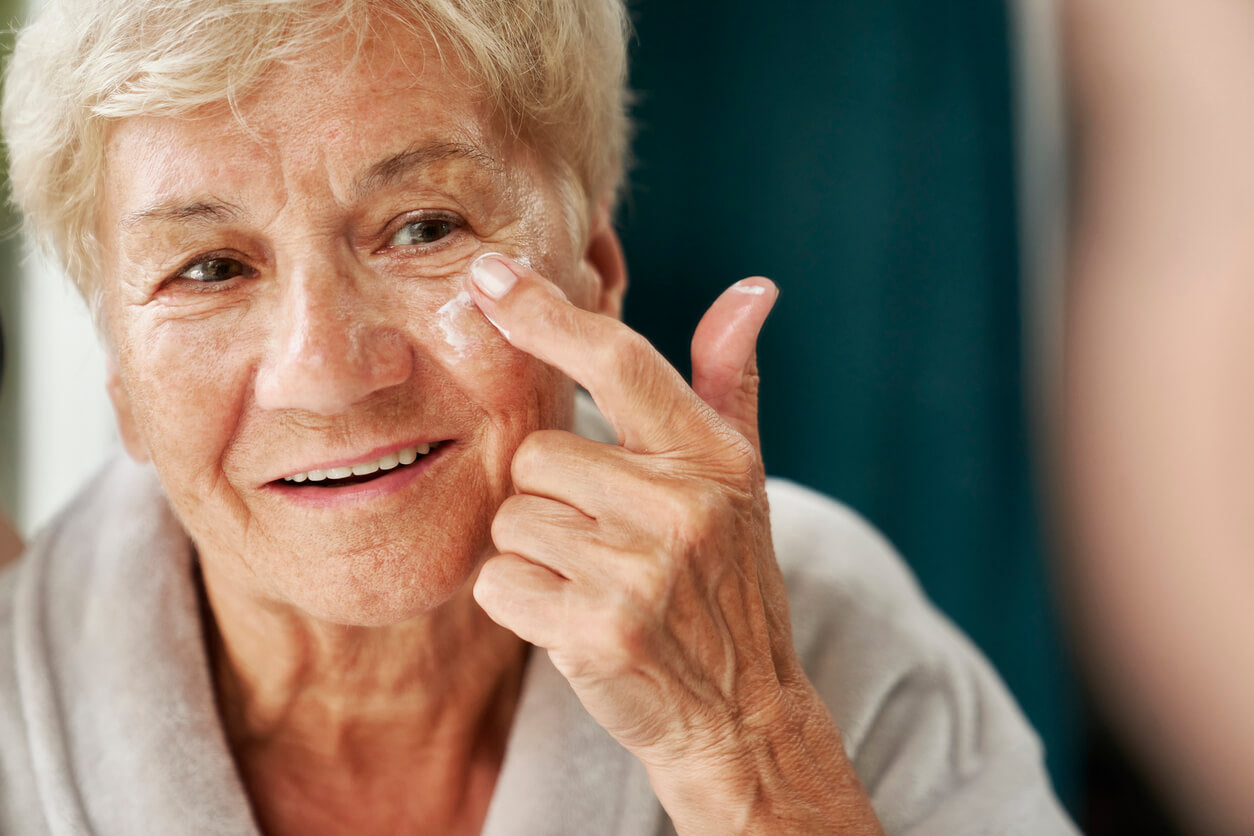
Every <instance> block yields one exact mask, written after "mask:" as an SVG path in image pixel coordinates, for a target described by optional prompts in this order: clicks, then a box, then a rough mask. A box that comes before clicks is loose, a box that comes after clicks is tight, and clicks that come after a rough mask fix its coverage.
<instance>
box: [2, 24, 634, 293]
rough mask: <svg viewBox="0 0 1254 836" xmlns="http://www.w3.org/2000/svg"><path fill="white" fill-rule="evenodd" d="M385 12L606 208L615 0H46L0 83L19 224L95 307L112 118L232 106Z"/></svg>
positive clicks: (612, 164) (620, 39)
mask: <svg viewBox="0 0 1254 836" xmlns="http://www.w3.org/2000/svg"><path fill="white" fill-rule="evenodd" d="M381 23H386V24H387V26H388V30H387V31H389V32H390V34H391V35H392V36H393V37H397V35H396V34H395V33H396V31H397V30H396V25H397V24H399V25H400V31H401V32H402V33H406V32H408V33H412V34H413V35H414V36H415V37H434V38H435V39H436V40H437V42H438V43H439V44H441V46H442V47H443V46H444V45H448V46H449V47H451V49H452V51H453V54H454V55H455V57H456V60H457V61H458V62H459V63H460V65H461V66H462V67H463V68H464V70H465V71H466V72H468V73H469V74H470V76H471V77H472V78H473V79H475V80H476V82H477V83H478V84H481V85H482V87H483V89H484V91H485V93H486V94H487V96H488V97H489V99H490V100H491V101H492V102H493V104H494V105H495V107H496V109H497V111H498V112H499V114H500V115H501V116H503V117H504V120H505V124H506V125H507V127H508V130H510V131H511V132H513V133H514V134H515V135H517V136H518V137H520V138H521V139H522V140H523V141H524V142H526V143H527V144H528V145H530V146H531V147H532V148H534V150H535V151H536V152H537V153H538V154H539V155H540V157H541V158H542V159H544V160H545V161H546V162H548V163H549V164H551V165H552V166H553V167H554V170H555V171H556V172H558V174H559V176H560V177H561V178H562V179H563V180H564V181H567V185H568V186H569V187H577V189H578V190H579V191H580V192H582V194H580V195H578V196H577V197H578V198H579V199H581V200H580V202H581V205H580V206H578V207H575V208H576V209H577V210H578V211H579V214H580V216H582V217H587V214H588V212H590V211H592V210H593V209H595V208H596V207H597V206H598V205H603V204H606V203H608V204H609V205H610V206H611V207H612V205H613V203H614V202H615V200H616V198H617V195H618V191H619V189H620V188H621V186H622V181H623V177H624V170H625V167H626V158H627V145H628V140H629V134H630V124H629V120H628V114H627V110H628V104H629V102H628V100H629V95H628V92H627V54H626V53H627V36H628V23H627V16H626V11H625V9H624V6H623V0H332V2H328V1H327V0H48V2H47V3H46V5H45V8H44V9H43V11H42V12H41V13H40V14H39V15H38V17H37V18H36V19H35V20H34V21H33V22H32V23H30V24H29V25H28V26H26V27H25V28H24V29H22V30H21V31H20V32H19V34H18V38H17V44H16V48H15V50H14V53H13V57H12V59H11V61H10V63H9V68H8V76H7V78H6V80H5V85H4V106H3V130H4V138H5V142H6V144H7V145H8V151H9V170H10V180H11V183H12V192H13V199H14V202H15V203H16V204H17V207H18V208H19V209H20V210H21V212H22V215H23V218H24V221H25V224H26V228H27V230H28V232H29V233H30V234H31V235H32V237H33V238H34V240H36V241H37V242H38V243H39V244H40V245H41V246H43V247H44V248H45V249H47V250H48V251H50V252H51V253H52V254H53V255H54V257H55V258H56V259H57V260H58V261H59V263H60V264H61V266H62V267H63V268H64V270H65V272H66V273H67V274H68V275H69V276H70V278H71V279H72V280H73V281H74V283H75V284H76V285H77V286H78V288H79V290H80V292H81V293H82V294H83V295H84V297H85V298H86V299H87V300H88V303H89V305H90V306H91V307H92V308H93V309H95V308H96V307H97V306H98V294H99V291H100V288H99V286H98V282H97V281H96V276H97V275H98V274H99V272H100V265H99V263H98V258H99V253H98V244H97V241H96V236H95V221H96V217H95V208H96V206H97V204H98V203H99V199H100V196H99V194H98V192H99V189H100V184H101V182H102V173H103V168H104V146H105V140H106V135H107V130H108V126H109V124H110V123H111V122H113V121H115V120H118V119H125V118H127V117H131V116H140V115H173V114H181V113H187V112H189V111H192V110H194V109H197V108H200V107H203V106H205V105H209V104H214V103H226V104H228V105H230V106H232V107H233V108H234V107H235V106H236V105H237V103H238V101H239V100H241V99H242V98H243V97H244V96H245V95H246V94H247V93H248V92H249V91H250V90H251V89H252V88H253V87H254V86H255V85H256V84H257V83H258V82H259V80H260V79H261V77H262V75H263V74H264V73H265V71H266V70H267V68H269V67H271V66H273V65H274V64H275V62H278V61H283V60H284V59H290V58H292V57H295V56H300V55H305V54H307V53H309V52H310V51H312V50H315V49H317V48H318V47H319V46H320V45H322V44H325V43H327V42H328V41H330V40H332V39H334V38H336V37H341V36H342V35H343V33H344V32H346V31H349V32H354V33H356V35H357V37H358V38H359V39H367V38H370V37H373V36H374V35H375V34H376V33H377V32H383V31H384V30H383V29H381V28H380V24H381ZM403 36H404V35H403V34H402V35H401V37H403Z"/></svg>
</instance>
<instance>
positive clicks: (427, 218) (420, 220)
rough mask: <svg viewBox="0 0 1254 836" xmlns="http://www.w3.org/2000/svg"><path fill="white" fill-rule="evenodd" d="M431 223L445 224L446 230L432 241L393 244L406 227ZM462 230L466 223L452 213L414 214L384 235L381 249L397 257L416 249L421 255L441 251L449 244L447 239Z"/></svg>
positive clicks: (428, 212)
mask: <svg viewBox="0 0 1254 836" xmlns="http://www.w3.org/2000/svg"><path fill="white" fill-rule="evenodd" d="M432 223H444V224H447V225H448V230H447V231H446V232H445V233H444V234H443V235H441V236H440V237H439V238H436V239H435V240H434V241H429V242H415V243H408V244H407V243H393V242H394V240H395V239H396V238H397V236H399V235H400V234H401V233H402V232H403V231H404V230H405V229H406V228H407V227H411V226H414V225H416V224H432ZM464 229H466V221H465V220H464V219H463V218H462V217H461V216H459V215H456V214H454V213H452V212H432V211H424V212H416V213H414V214H413V215H409V216H407V217H404V218H402V219H401V221H400V223H398V224H396V225H395V226H394V227H392V228H391V229H390V230H389V231H388V232H387V233H386V240H385V242H384V244H383V247H382V248H381V249H382V250H386V251H391V252H394V253H396V254H398V255H400V254H401V253H405V252H406V251H410V252H412V249H411V248H418V249H420V250H421V252H422V253H429V252H433V251H435V250H438V249H443V247H444V246H446V245H447V244H448V243H449V239H451V238H452V237H453V236H455V235H456V234H457V233H458V232H461V231H463V230H464Z"/></svg>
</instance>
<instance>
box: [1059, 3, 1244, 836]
mask: <svg viewBox="0 0 1254 836" xmlns="http://www.w3.org/2000/svg"><path fill="white" fill-rule="evenodd" d="M1064 8H1065V20H1064V30H1065V36H1066V43H1067V52H1068V54H1067V64H1068V67H1069V79H1068V83H1069V86H1070V91H1069V92H1070V96H1071V102H1072V108H1073V109H1072V116H1073V119H1074V126H1075V130H1076V134H1075V140H1076V146H1075V147H1076V150H1077V152H1078V153H1077V158H1076V159H1077V163H1078V167H1077V175H1078V178H1077V181H1076V190H1075V197H1076V204H1075V215H1074V221H1075V223H1074V227H1073V235H1074V238H1073V250H1072V254H1071V259H1070V265H1069V275H1068V279H1067V299H1068V301H1067V312H1066V313H1067V319H1066V322H1067V324H1066V336H1065V358H1064V369H1065V372H1064V375H1065V383H1064V402H1063V404H1064V405H1063V416H1062V417H1063V451H1064V457H1065V460H1064V463H1065V470H1064V485H1063V488H1064V492H1063V496H1064V497H1065V498H1064V502H1065V505H1066V510H1067V512H1068V515H1069V520H1070V535H1071V536H1072V537H1073V538H1074V539H1073V541H1072V545H1073V546H1074V548H1072V549H1070V550H1069V551H1070V552H1071V557H1072V560H1071V565H1070V567H1069V569H1070V577H1071V580H1072V586H1073V589H1072V593H1073V597H1074V600H1075V601H1076V602H1077V604H1078V605H1079V615H1080V627H1081V630H1080V632H1079V635H1080V636H1081V637H1082V641H1083V642H1084V650H1085V652H1086V653H1087V654H1088V656H1089V659H1088V661H1089V662H1090V665H1091V670H1092V671H1093V672H1094V676H1095V680H1096V683H1097V685H1098V687H1099V690H1100V691H1101V692H1102V696H1103V697H1104V698H1105V700H1106V705H1107V707H1108V708H1109V709H1111V714H1112V716H1113V717H1114V720H1115V722H1116V724H1117V725H1119V726H1120V727H1121V728H1122V730H1123V731H1124V733H1125V734H1126V735H1127V736H1128V738H1129V739H1130V740H1131V741H1132V744H1133V746H1134V747H1136V748H1137V749H1139V751H1140V753H1141V754H1142V755H1143V756H1145V758H1146V759H1147V761H1148V763H1149V765H1150V768H1151V770H1152V772H1153V774H1154V776H1155V777H1156V778H1157V782H1158V785H1159V786H1160V788H1161V789H1162V790H1163V791H1164V793H1165V794H1166V795H1167V796H1168V797H1169V798H1170V799H1171V800H1172V801H1173V802H1174V803H1175V805H1176V806H1177V808H1178V809H1179V810H1180V811H1181V812H1182V813H1183V815H1184V816H1185V817H1186V819H1187V820H1188V821H1189V822H1190V823H1191V824H1192V825H1193V826H1195V827H1198V828H1201V829H1204V830H1205V831H1207V832H1212V831H1219V832H1236V831H1240V832H1254V794H1251V793H1250V792H1249V776H1250V775H1254V711H1251V710H1250V706H1251V705H1252V704H1254V372H1252V369H1254V365H1252V364H1251V359H1252V358H1254V97H1251V96H1250V94H1249V90H1250V81H1251V79H1254V4H1250V3H1248V2H1243V0H1193V2H1189V3H1180V2H1177V0H1099V1H1098V2H1095V1H1094V0H1064Z"/></svg>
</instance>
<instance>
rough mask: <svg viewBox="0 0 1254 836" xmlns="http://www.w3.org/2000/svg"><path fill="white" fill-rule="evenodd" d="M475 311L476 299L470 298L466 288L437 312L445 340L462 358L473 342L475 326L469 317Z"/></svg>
mask: <svg viewBox="0 0 1254 836" xmlns="http://www.w3.org/2000/svg"><path fill="white" fill-rule="evenodd" d="M475 312H476V308H475V303H474V300H472V299H471V298H470V293H469V292H467V291H466V290H462V291H460V292H458V294H457V295H456V296H454V297H453V298H452V299H450V300H448V301H447V302H445V303H444V304H443V305H442V306H441V307H440V309H439V310H438V311H436V312H435V314H436V317H437V319H436V324H437V325H438V326H439V327H440V331H441V332H442V333H443V334H444V342H446V343H448V345H449V348H451V349H453V351H454V352H455V353H456V354H457V356H458V358H460V359H465V358H466V355H467V354H469V353H470V347H471V345H472V344H473V340H474V336H473V331H472V329H473V327H474V326H473V325H472V324H471V322H470V320H469V319H468V318H469V317H472V316H474V314H475Z"/></svg>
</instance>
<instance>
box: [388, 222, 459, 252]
mask: <svg viewBox="0 0 1254 836" xmlns="http://www.w3.org/2000/svg"><path fill="white" fill-rule="evenodd" d="M455 229H457V223H456V222H455V221H452V220H449V219H448V218H425V219H422V220H417V221H410V222H409V223H407V224H405V225H404V226H403V227H401V228H400V229H398V230H397V231H396V234H394V235H393V236H392V238H391V240H390V241H388V245H389V246H393V247H405V246H413V245H415V244H419V245H421V244H434V243H435V242H436V241H439V240H440V239H441V238H446V237H448V236H449V235H452V234H453V231H454V230H455Z"/></svg>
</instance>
